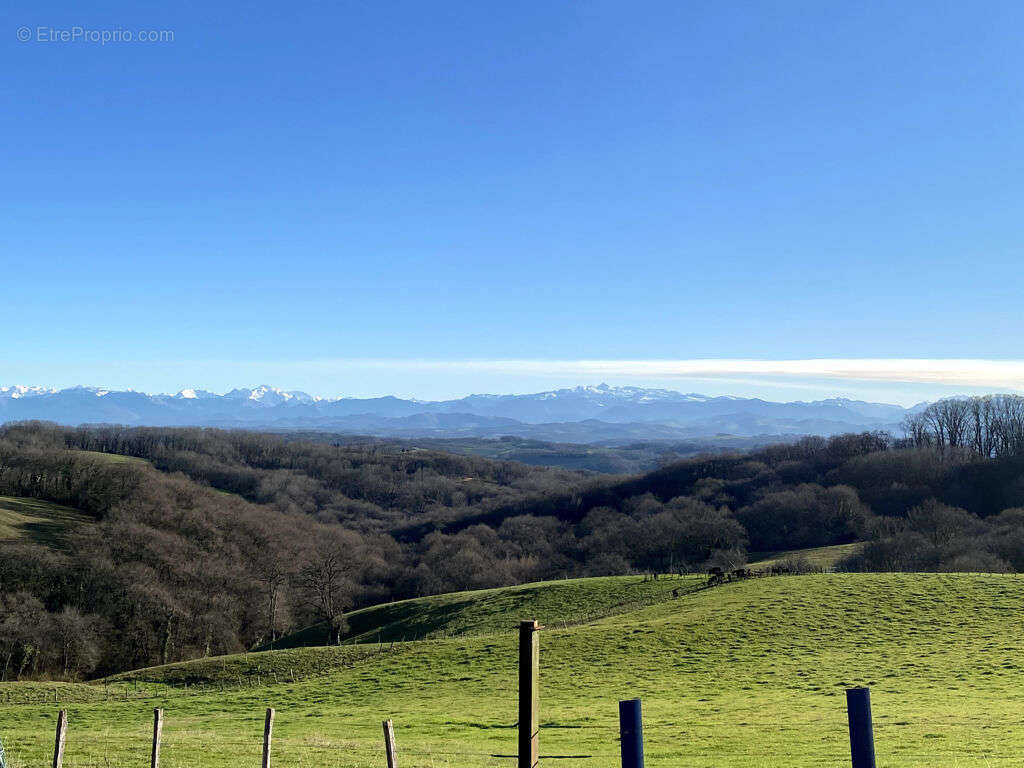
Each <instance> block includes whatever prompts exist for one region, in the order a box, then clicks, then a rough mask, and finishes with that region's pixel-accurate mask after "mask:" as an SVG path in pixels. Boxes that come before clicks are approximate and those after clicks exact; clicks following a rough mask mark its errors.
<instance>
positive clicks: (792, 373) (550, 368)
mask: <svg viewBox="0 0 1024 768" xmlns="http://www.w3.org/2000/svg"><path fill="white" fill-rule="evenodd" d="M310 364H312V365H323V366H331V367H333V366H337V365H349V366H354V367H357V368H363V369H374V368H376V369H390V370H407V371H449V372H458V371H465V372H487V373H503V374H508V375H517V376H522V375H529V376H545V375H559V376H578V377H580V378H581V380H588V381H589V380H591V379H593V378H594V377H601V376H616V377H630V378H634V377H635V378H641V379H643V378H647V379H672V378H681V379H702V378H720V377H747V376H765V377H780V378H786V379H837V380H844V381H875V382H894V383H906V384H912V383H917V384H940V385H947V386H967V387H993V388H997V389H1018V390H1019V389H1024V361H1022V360H971V359H946V360H943V359H912V358H906V359H856V358H849V359H840V358H820V359H807V360H461V361H453V360H348V361H342V360H330V361H328V360H323V361H311V363H310Z"/></svg>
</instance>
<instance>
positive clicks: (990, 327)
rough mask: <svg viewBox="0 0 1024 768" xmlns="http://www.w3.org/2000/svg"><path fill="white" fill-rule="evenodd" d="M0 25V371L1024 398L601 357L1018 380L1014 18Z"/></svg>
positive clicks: (505, 8)
mask: <svg viewBox="0 0 1024 768" xmlns="http://www.w3.org/2000/svg"><path fill="white" fill-rule="evenodd" d="M5 11H6V12H5V13H4V18H5V21H4V23H3V24H4V26H5V27H6V29H0V65H2V71H3V73H4V76H3V79H2V81H0V83H2V84H0V180H2V183H0V260H2V264H0V266H2V270H0V280H2V285H3V292H2V294H0V295H2V304H3V308H4V322H3V324H2V326H0V327H2V330H0V385H9V384H15V383H24V384H42V385H52V386H67V385H71V384H75V383H86V384H95V385H103V386H117V387H134V388H136V389H143V390H147V391H173V390H175V389H179V388H182V387H186V386H194V387H206V388H209V389H214V390H218V391H223V390H225V389H228V388H231V387H233V386H243V385H254V384H258V383H262V382H264V381H266V382H268V383H271V384H276V385H279V386H284V387H288V388H299V389H306V390H308V391H311V392H313V393H315V394H322V395H341V394H354V395H365V394H379V393H385V392H387V393H395V394H402V395H417V396H421V397H440V396H445V395H447V394H465V393H466V392H468V391H474V390H477V391H479V390H487V391H529V390H532V389H539V388H547V386H549V385H566V384H577V383H580V384H582V383H591V384H592V383H597V382H598V381H600V380H607V381H609V382H611V383H632V384H651V385H661V386H665V385H668V386H672V387H673V388H680V389H685V390H697V391H708V392H711V393H721V392H734V393H736V394H750V393H755V392H760V393H763V394H764V395H765V396H769V397H780V396H787V397H788V396H802V395H801V393H806V395H807V396H819V395H825V394H846V395H853V396H860V395H864V396H871V397H885V399H889V400H899V401H913V400H916V399H923V398H924V397H928V396H932V395H935V394H945V393H949V392H951V391H953V390H964V391H966V390H967V389H968V388H971V387H974V388H977V387H980V388H982V389H985V388H994V387H997V386H998V387H1000V388H1004V389H1005V388H1010V387H1014V386H1018V387H1024V377H1022V376H1020V369H1017V368H1013V369H1012V370H1013V371H1016V372H1015V373H1013V374H1012V375H1011V374H1010V373H1007V372H1006V371H1004V372H1002V373H999V375H998V376H996V378H995V379H990V378H985V376H984V375H982V374H977V366H974V365H973V363H970V362H967V363H957V364H955V365H953V367H954V368H956V370H958V371H960V372H961V373H963V372H964V371H966V374H965V375H966V378H963V377H960V378H957V377H956V376H953V377H951V378H944V377H943V376H942V375H938V376H936V375H934V374H927V373H924V374H921V375H918V373H915V370H916V368H915V366H914V365H912V364H906V365H902V368H901V370H904V371H905V373H904V374H903V375H902V376H901V375H899V374H892V373H891V372H890V373H887V374H885V375H884V376H882V377H881V380H880V379H879V377H878V376H876V375H875V374H871V373H869V374H868V375H866V376H864V377H861V376H859V375H857V376H853V377H845V378H844V377H843V376H840V375H833V374H830V373H829V374H827V375H824V376H822V375H821V371H816V372H814V373H813V374H808V373H806V372H804V373H800V372H799V371H798V372H796V373H792V372H791V371H783V372H782V374H779V373H770V374H764V372H763V371H761V372H759V371H758V370H756V366H747V367H748V368H750V367H752V368H754V369H755V370H749V371H739V372H737V371H733V370H732V369H730V368H729V366H728V365H726V366H724V368H725V370H715V371H713V372H711V373H710V374H709V373H707V372H706V371H705V373H704V374H703V375H702V376H694V375H691V374H692V373H693V370H692V366H691V368H687V367H686V365H683V367H682V368H680V369H678V370H681V371H682V373H679V372H678V371H676V372H675V373H673V372H672V371H668V372H666V370H665V369H650V368H643V367H642V366H641V367H640V368H637V367H636V366H635V365H628V364H626V363H624V362H623V363H621V365H620V367H619V369H616V368H615V367H614V364H615V363H616V361H620V362H621V361H641V362H642V361H693V360H706V359H715V360H755V361H772V360H792V359H798V360H806V359H817V358H842V359H857V358H870V359H873V360H878V359H887V358H901V359H911V358H925V359H949V358H956V359H970V360H995V361H1012V360H1019V359H1022V358H1024V351H1022V350H1021V344H1022V341H1021V333H1020V332H1021V328H1022V309H1021V305H1022V301H1021V297H1022V294H1024V270H1022V268H1021V266H1022V264H1024V253H1022V231H1024V224H1022V222H1024V218H1022V210H1024V139H1022V132H1021V126H1022V125H1024V75H1022V73H1024V5H1022V4H1021V3H1019V2H1015V1H1014V2H980V3H945V2H935V1H934V0H928V1H927V2H911V1H909V0H908V1H907V2H900V3H863V2H827V3H822V2H817V1H816V0H815V1H811V0H808V1H807V2H773V3H767V2H765V3H758V2H745V3H718V2H701V1H697V2H677V1H675V0H673V1H672V2H628V3H627V2H617V3H610V2H601V1H599V0H598V1H588V2H578V3H562V2H535V3H531V2H515V3H482V2H464V3H463V2H359V3H355V2H330V3H328V2H323V3H320V2H310V3H254V2H245V3H241V2H239V3H228V2H217V1H216V0H214V1H213V2H206V3H139V2H126V1H125V2H102V0H100V1H99V2H95V3H89V4H82V3H80V2H63V3H56V2H47V1H46V0H41V1H39V0H33V2H27V1H25V0H13V2H8V3H6V4H5ZM76 27H80V28H81V31H79V32H77V37H75V38H74V39H71V40H66V41H62V40H61V39H60V37H61V36H62V35H66V34H70V35H72V36H74V35H75V34H76V30H75V28H76ZM140 31H147V32H149V31H152V32H155V33H157V35H156V36H157V37H158V38H159V37H163V38H164V39H162V40H160V39H158V40H155V41H149V42H139V41H137V40H134V39H133V40H131V41H128V40H125V39H124V37H125V36H126V35H131V36H134V37H137V36H138V33H139V32H140ZM168 33H169V34H168ZM104 34H106V36H107V37H108V38H109V37H112V36H113V37H115V38H116V37H120V38H121V39H113V40H108V42H106V44H103V43H102V42H101V38H102V36H104ZM169 36H173V40H170V39H167V38H168V37H169ZM21 37H27V38H28V39H27V40H22V39H19V38H21ZM90 38H91V39H90ZM580 360H588V361H611V363H612V367H611V368H608V367H605V368H601V369H600V370H595V369H593V368H587V367H586V366H581V365H580V364H578V363H574V361H580ZM353 361H363V362H353ZM365 361H375V362H371V363H367V362H365ZM412 361H428V362H425V363H424V362H420V363H414V362H412ZM466 361H470V362H473V364H474V365H475V366H477V367H473V365H471V366H468V367H467V366H466V365H465V364H464V363H465V362H466ZM480 361H502V362H501V364H494V365H491V366H490V367H489V368H487V367H486V366H484V367H480ZM515 361H537V362H524V363H522V364H519V365H517V364H516V363H515ZM545 361H560V362H559V366H553V370H551V371H549V370H545V367H544V366H545ZM874 365H875V364H874V363H865V364H863V366H866V368H867V369H869V371H873V370H874V368H872V366H874ZM574 366H575V367H574ZM863 366H862V367H863ZM741 367H742V366H741ZM925 367H927V366H925ZM983 367H984V366H983V365H982V368H983ZM854 368H856V366H854ZM673 370H675V369H673ZM844 370H845V371H846V372H847V373H849V371H850V370H852V369H850V368H849V367H847V368H846V369H844ZM1007 370H1008V371H1009V370H1011V369H1007ZM975 374H977V375H975ZM1004 374H1005V375H1004ZM958 375H959V374H958ZM1006 376H1010V378H1006ZM906 382H916V383H913V384H908V383H906ZM1004 384H1005V386H1003V385H1004Z"/></svg>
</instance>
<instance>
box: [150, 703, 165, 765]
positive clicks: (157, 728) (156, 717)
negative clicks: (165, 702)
mask: <svg viewBox="0 0 1024 768" xmlns="http://www.w3.org/2000/svg"><path fill="white" fill-rule="evenodd" d="M163 729H164V711H163V710H162V709H160V708H159V707H158V708H157V709H154V710H153V756H152V758H150V761H149V766H150V768H160V733H161V731H163Z"/></svg>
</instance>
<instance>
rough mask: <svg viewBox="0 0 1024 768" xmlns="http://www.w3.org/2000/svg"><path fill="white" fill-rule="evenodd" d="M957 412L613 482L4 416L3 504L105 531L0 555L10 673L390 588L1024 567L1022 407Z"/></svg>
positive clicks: (299, 618)
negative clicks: (750, 571) (781, 565)
mask: <svg viewBox="0 0 1024 768" xmlns="http://www.w3.org/2000/svg"><path fill="white" fill-rule="evenodd" d="M948 402H949V401H943V403H948ZM956 402H957V403H963V405H962V406H961V405H956V406H955V413H960V412H961V408H962V409H964V411H963V412H964V413H966V414H967V417H966V419H965V424H966V426H960V421H959V417H951V416H950V415H949V414H948V413H946V412H945V411H943V410H942V409H944V408H946V407H947V406H946V405H943V403H940V404H937V405H936V406H933V408H934V412H930V411H932V409H929V411H925V412H924V413H923V414H922V415H921V417H920V419H921V420H920V421H915V422H913V423H908V427H907V435H906V436H902V437H893V436H890V435H888V434H884V433H866V434H858V435H844V436H839V437H834V438H831V439H823V438H813V437H812V438H806V439H803V440H801V441H799V442H796V443H792V444H787V445H778V446H772V447H768V448H764V449H760V450H756V451H753V452H749V453H744V454H735V455H720V456H713V457H705V458H695V459H688V460H685V461H680V462H675V463H673V464H670V465H667V466H665V467H662V468H661V469H658V470H656V471H653V472H650V473H647V474H643V475H620V476H593V475H584V474H580V473H576V472H569V471H564V470H556V469H544V468H538V467H529V466H526V465H524V464H518V463H514V462H500V461H490V460H485V459H477V458H471V457H466V456H456V455H452V454H449V453H443V452H439V451H432V450H429V451H428V450H415V449H411V448H409V447H408V446H404V445H387V444H379V443H367V444H362V445H329V444H323V443H314V442H309V441H306V440H298V439H289V438H288V437H286V436H280V435H269V434H262V433H252V432H226V431H219V430H210V429H148V428H135V429H128V428H119V427H89V428H76V429H72V428H62V427H56V426H53V425H49V424H41V423H28V424H14V425H8V426H6V427H3V428H0V495H9V496H24V497H34V498H39V499H45V500H48V501H52V502H56V503H60V504H64V505H68V506H72V507H75V508H77V509H79V510H82V511H84V512H86V513H88V515H90V516H91V517H92V518H93V519H94V520H95V523H93V524H88V525H82V526H79V527H78V528H76V529H75V530H74V531H72V532H71V533H69V534H68V535H67V536H66V537H65V539H63V540H62V543H61V544H60V545H58V546H53V545H52V544H50V545H47V544H43V543H32V542H30V541H25V540H20V541H17V542H8V543H4V544H0V554H2V557H0V677H2V678H3V679H14V678H28V677H61V678H80V677H88V676H92V675H98V674H103V673H108V672H113V671H117V670H123V669H128V668H134V667H139V666H145V665H151V664H157V663H162V662H169V661H176V660H180V659H186V658H194V657H198V656H205V655H211V654H221V653H230V652H236V651H241V650H244V649H247V648H252V647H256V646H259V645H263V644H266V643H268V642H272V641H273V640H274V639H275V638H276V637H279V636H280V635H281V634H282V633H285V632H288V631H290V630H291V629H294V628H297V627H301V626H307V625H309V624H312V623H315V622H324V624H325V626H327V627H329V628H330V630H331V637H327V636H326V635H325V638H324V639H325V642H327V641H329V640H331V639H332V638H336V637H337V635H338V633H340V632H341V631H342V630H343V629H344V626H345V624H344V622H345V616H344V615H345V612H346V611H348V610H350V609H352V608H354V607H358V606H362V605H367V604H371V603H375V602H381V601H385V600H391V599H399V598H404V597H413V596H418V595H423V594H429V593H436V592H443V591H453V590H462V589H472V588H478V587H488V586H498V585H504V584H512V583H517V582H524V581H531V580H538V579H549V578H559V577H564V576H584V575H605V574H615V573H628V572H638V571H645V572H666V571H688V570H698V569H703V568H707V567H709V566H712V565H723V566H733V565H740V564H742V563H744V562H745V561H746V559H747V557H748V555H749V553H753V552H771V551H780V550H792V549H800V548H805V547H815V546H823V545H830V544H842V543H850V542H855V541H865V542H866V545H865V547H864V549H863V550H862V552H861V553H860V554H857V555H855V556H853V557H851V558H849V559H848V560H847V561H846V562H845V563H843V564H842V566H841V567H844V568H847V569H851V570H930V571H934V570H985V571H1024V441H1017V440H1016V439H1015V438H1013V437H1012V435H1013V434H1015V433H1013V429H1016V427H1015V426H1014V424H1015V422H1013V420H1012V419H1013V417H1012V415H1013V414H1014V413H1017V412H1018V411H1015V410H1014V409H1016V408H1020V411H1019V412H1020V413H1024V407H1022V403H1024V399H1021V398H1010V397H1006V396H1003V397H999V398H989V399H985V398H979V399H975V400H964V401H956ZM940 411H941V414H940ZM974 414H979V415H978V416H977V417H976V416H974ZM1007 414H1009V416H1008V415H1007ZM951 418H952V419H953V422H952V423H953V427H951V426H950V423H951V422H950V419H951ZM1001 420H1002V421H1001ZM979 434H980V437H979ZM965 436H966V437H965ZM111 454H116V455H119V456H124V457H134V458H137V459H141V460H143V461H124V460H119V459H118V458H117V457H116V456H111Z"/></svg>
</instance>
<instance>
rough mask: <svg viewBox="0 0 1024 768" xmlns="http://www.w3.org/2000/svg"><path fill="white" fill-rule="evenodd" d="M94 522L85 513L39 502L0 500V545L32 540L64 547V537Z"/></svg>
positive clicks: (34, 500) (17, 499)
mask: <svg viewBox="0 0 1024 768" xmlns="http://www.w3.org/2000/svg"><path fill="white" fill-rule="evenodd" d="M91 522H93V519H92V518H91V517H89V516H88V515H87V514H85V513H84V512H79V511H78V510H77V509H72V508H71V507H64V506H61V505H60V504H53V503H51V502H49V501H41V500H40V499H28V498H21V497H15V496H0V544H2V543H3V542H8V541H20V540H29V541H35V542H38V543H40V544H46V545H47V546H51V547H62V546H63V545H64V537H65V535H66V534H67V533H68V532H70V531H71V530H73V529H74V528H76V527H77V526H79V525H83V524H87V523H91Z"/></svg>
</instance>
